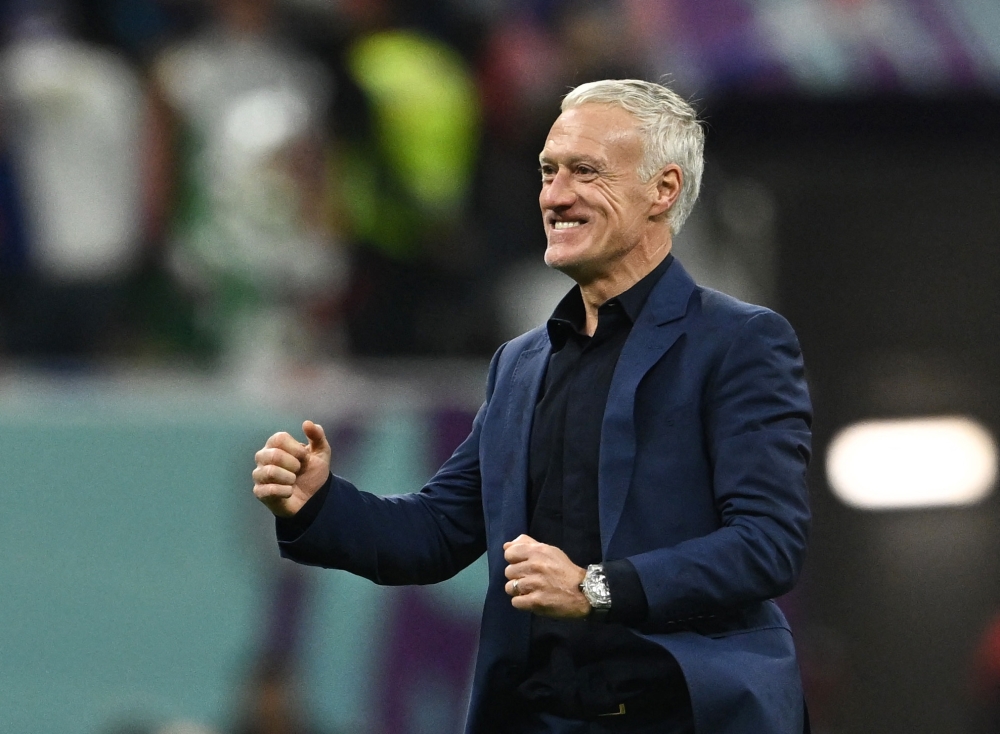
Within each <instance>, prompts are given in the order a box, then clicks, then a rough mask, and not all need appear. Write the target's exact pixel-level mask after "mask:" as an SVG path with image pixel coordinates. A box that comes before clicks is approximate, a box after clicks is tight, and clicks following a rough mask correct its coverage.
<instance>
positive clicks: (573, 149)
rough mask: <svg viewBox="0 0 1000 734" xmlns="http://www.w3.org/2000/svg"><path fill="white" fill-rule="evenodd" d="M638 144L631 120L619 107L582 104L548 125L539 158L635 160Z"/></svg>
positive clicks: (639, 148) (640, 151) (638, 149)
mask: <svg viewBox="0 0 1000 734" xmlns="http://www.w3.org/2000/svg"><path fill="white" fill-rule="evenodd" d="M641 153H642V141H641V139H640V137H639V129H638V125H637V123H636V120H635V118H634V117H632V115H631V114H629V113H628V112H626V111H625V110H623V109H622V108H621V107H616V106H614V105H606V104H593V103H591V104H583V105H580V106H579V107H573V108H571V109H568V110H566V111H565V112H563V113H562V114H561V115H559V117H558V118H556V121H555V123H553V125H552V129H550V130H549V134H548V135H547V136H546V138H545V147H544V148H543V149H542V152H541V155H540V156H539V157H540V158H542V159H544V160H558V159H562V158H576V157H587V158H598V159H603V160H617V159H629V158H638V157H639V156H640V155H641Z"/></svg>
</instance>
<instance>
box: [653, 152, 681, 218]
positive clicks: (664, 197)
mask: <svg viewBox="0 0 1000 734" xmlns="http://www.w3.org/2000/svg"><path fill="white" fill-rule="evenodd" d="M649 183H650V186H653V185H654V184H655V186H656V188H655V189H654V190H652V191H651V192H650V193H651V194H652V197H653V200H652V202H651V205H650V208H649V216H650V218H652V219H655V218H658V217H660V216H661V215H663V214H665V213H667V212H669V211H670V210H671V209H672V208H673V206H674V203H675V202H676V201H677V198H678V197H679V196H680V195H681V186H682V185H683V183H684V173H683V172H682V171H681V167H680V166H678V165H677V164H676V163H670V164H668V165H666V166H664V167H663V168H662V169H660V172H659V173H658V174H656V176H654V177H653V180H652V181H650V182H649Z"/></svg>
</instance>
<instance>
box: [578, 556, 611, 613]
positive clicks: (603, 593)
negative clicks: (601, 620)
mask: <svg viewBox="0 0 1000 734" xmlns="http://www.w3.org/2000/svg"><path fill="white" fill-rule="evenodd" d="M580 591H582V592H583V595H584V596H585V597H587V601H588V602H590V606H591V608H592V609H593V610H594V612H595V613H596V614H598V615H599V616H602V617H603V616H605V615H606V614H607V613H608V610H610V609H611V589H609V588H608V577H607V576H605V575H604V566H603V565H602V564H600V563H595V564H592V565H590V566H587V574H586V575H585V576H584V577H583V581H582V582H581V583H580Z"/></svg>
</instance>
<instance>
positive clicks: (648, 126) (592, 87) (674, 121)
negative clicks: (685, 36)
mask: <svg viewBox="0 0 1000 734" xmlns="http://www.w3.org/2000/svg"><path fill="white" fill-rule="evenodd" d="M583 104H606V105H615V106H617V107H621V108H622V109H623V110H625V111H626V112H628V113H629V114H631V115H632V116H633V117H634V118H635V119H636V121H637V123H638V129H639V134H640V136H641V137H642V148H643V156H642V162H641V163H640V164H639V171H638V173H639V178H641V179H642V180H643V181H650V180H652V178H653V177H654V176H655V175H656V174H658V173H659V172H660V171H661V170H662V169H663V167H664V166H667V165H668V164H671V163H675V164H677V165H678V166H680V169H681V173H682V174H683V178H682V182H681V193H680V196H678V197H677V201H676V202H674V205H673V207H671V209H670V213H669V215H668V216H669V219H670V229H671V231H672V232H673V233H674V234H677V233H678V232H680V230H681V226H682V225H683V224H684V220H686V219H687V218H688V215H689V214H690V213H691V210H692V209H693V208H694V203H695V201H696V200H697V199H698V192H699V190H700V189H701V175H702V172H703V171H704V170H705V131H704V129H703V128H702V125H701V123H700V122H699V121H698V115H697V113H696V112H695V111H694V108H693V107H691V105H690V104H688V103H687V102H685V101H684V99H683V98H682V97H681V96H680V95H679V94H677V93H676V92H674V91H673V90H671V89H668V88H667V87H665V86H663V85H662V84H656V83H654V82H646V81H642V80H639V79H604V80H602V81H597V82H588V83H586V84H581V85H580V86H578V87H576V88H575V89H573V90H572V91H570V93H569V94H567V95H566V96H565V97H564V98H563V101H562V107H561V109H562V111H563V112H565V111H566V110H569V109H572V108H574V107H579V106H580V105H583Z"/></svg>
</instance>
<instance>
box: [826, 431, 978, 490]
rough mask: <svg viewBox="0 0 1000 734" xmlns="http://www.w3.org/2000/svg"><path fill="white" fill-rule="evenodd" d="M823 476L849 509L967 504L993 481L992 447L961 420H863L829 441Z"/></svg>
mask: <svg viewBox="0 0 1000 734" xmlns="http://www.w3.org/2000/svg"><path fill="white" fill-rule="evenodd" d="M826 476H827V479H828V481H829V482H830V487H831V488H832V489H833V493H834V494H835V495H837V497H839V498H840V499H841V500H843V501H844V502H845V503H847V504H848V505H851V506H853V507H860V508H864V509H891V508H905V507H941V506H948V505H971V504H974V503H976V502H979V501H980V500H982V499H983V498H984V497H986V496H987V495H988V494H989V493H990V491H991V490H992V489H993V485H994V484H995V483H996V479H997V446H996V443H995V442H994V440H993V438H992V436H990V434H989V432H988V431H987V430H986V429H985V428H983V427H982V426H981V425H980V424H978V423H976V422H975V421H973V420H970V419H968V418H914V419H907V420H883V421H867V422H864V423H856V424H854V425H852V426H848V427H847V428H845V429H844V430H842V431H841V432H840V433H838V434H837V435H836V437H834V439H833V442H832V443H831V444H830V450H829V452H828V453H827V456H826Z"/></svg>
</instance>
